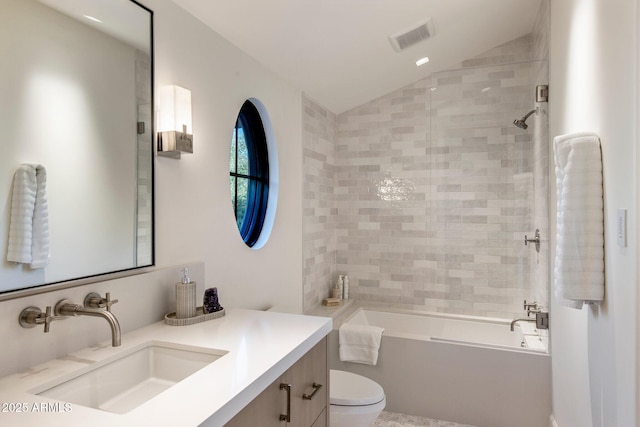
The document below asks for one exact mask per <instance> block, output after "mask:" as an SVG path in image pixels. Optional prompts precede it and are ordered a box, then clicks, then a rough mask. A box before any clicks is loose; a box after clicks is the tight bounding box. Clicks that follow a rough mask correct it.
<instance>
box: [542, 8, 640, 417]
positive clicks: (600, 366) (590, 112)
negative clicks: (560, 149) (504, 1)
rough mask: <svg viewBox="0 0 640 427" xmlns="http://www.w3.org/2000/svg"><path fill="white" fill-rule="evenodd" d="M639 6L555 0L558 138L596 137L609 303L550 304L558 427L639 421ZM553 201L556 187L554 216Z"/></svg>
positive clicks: (553, 116) (553, 118)
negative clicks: (621, 215) (618, 224)
mask: <svg viewBox="0 0 640 427" xmlns="http://www.w3.org/2000/svg"><path fill="white" fill-rule="evenodd" d="M636 8H637V2H636V1H635V0H610V1H607V2H603V1H597V0H557V1H556V0H554V1H551V57H550V61H549V62H550V101H551V104H550V135H551V136H552V137H553V136H555V135H559V134H566V133H571V132H577V131H594V132H596V133H598V134H599V135H600V138H601V141H602V151H603V161H604V181H605V184H604V185H605V241H606V243H605V253H606V255H605V269H606V273H605V274H606V278H605V280H606V291H605V292H606V296H605V301H604V303H603V304H602V305H601V306H600V307H585V308H583V309H582V310H581V311H578V310H573V309H569V308H564V307H560V306H559V305H558V304H556V303H554V304H553V305H552V307H551V323H552V326H551V328H552V329H551V331H552V333H551V338H552V349H551V351H552V356H553V410H554V416H555V419H556V422H557V424H558V426H559V427H572V426H581V427H590V426H593V427H613V426H619V427H622V426H635V425H636V422H637V420H636V404H637V391H636V371H635V370H636V340H637V332H638V328H637V322H636V311H637V289H636V283H637V281H636V274H637V272H636V260H637V241H636V239H635V237H636V236H637V222H636V221H637V216H638V215H637V184H636V183H637V181H636V179H637V177H636V175H637V170H636V164H637V163H636V155H637V148H636V147H637V135H636V122H635V120H636V118H637V112H636V96H637V92H636V88H637V84H636V81H637V80H636V79H637V73H636V60H637V57H638V54H637V44H636V29H637V18H636V16H637V13H636ZM551 182H555V179H552V180H551ZM555 204H556V197H555V188H554V189H553V190H552V194H551V206H552V217H555ZM618 208H626V209H628V237H629V244H628V247H627V248H620V247H618V246H617V244H616V237H615V221H616V210H617V209H618ZM552 223H555V221H552ZM554 226H555V224H554ZM554 236H555V229H554V230H553V233H552V239H551V242H550V243H551V245H552V247H553V246H554V245H555V238H554ZM553 256H554V255H553V254H552V257H553ZM554 301H555V299H554Z"/></svg>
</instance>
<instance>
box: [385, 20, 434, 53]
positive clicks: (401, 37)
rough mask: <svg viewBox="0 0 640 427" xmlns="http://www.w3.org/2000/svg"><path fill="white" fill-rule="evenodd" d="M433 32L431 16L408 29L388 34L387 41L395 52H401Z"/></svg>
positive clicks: (430, 35)
mask: <svg viewBox="0 0 640 427" xmlns="http://www.w3.org/2000/svg"><path fill="white" fill-rule="evenodd" d="M433 34H434V32H433V21H432V20H431V18H428V19H427V20H426V21H424V22H421V23H419V24H417V25H414V26H413V27H411V28H409V29H406V30H403V31H399V32H397V33H395V34H392V35H390V36H389V41H390V42H391V46H393V49H394V50H395V51H396V52H401V51H403V50H405V49H407V48H408V47H411V46H413V45H414V44H418V43H420V42H422V41H424V40H426V39H428V38H429V37H432V36H433Z"/></svg>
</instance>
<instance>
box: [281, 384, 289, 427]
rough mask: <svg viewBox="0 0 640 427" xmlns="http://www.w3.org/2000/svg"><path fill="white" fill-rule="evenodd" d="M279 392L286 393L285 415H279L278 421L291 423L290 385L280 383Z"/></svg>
mask: <svg viewBox="0 0 640 427" xmlns="http://www.w3.org/2000/svg"><path fill="white" fill-rule="evenodd" d="M280 390H286V391H287V413H286V414H280V421H286V422H288V423H290V422H291V384H285V383H280Z"/></svg>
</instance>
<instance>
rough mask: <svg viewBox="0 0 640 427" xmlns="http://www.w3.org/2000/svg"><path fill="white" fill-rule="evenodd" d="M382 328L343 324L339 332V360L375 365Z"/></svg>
mask: <svg viewBox="0 0 640 427" xmlns="http://www.w3.org/2000/svg"><path fill="white" fill-rule="evenodd" d="M382 332H384V329H383V328H379V327H377V326H368V325H353V324H349V323H343V324H342V325H341V326H340V330H339V342H340V360H342V361H343V362H355V363H363V364H366V365H375V364H376V363H378V351H379V350H380V340H381V339H382Z"/></svg>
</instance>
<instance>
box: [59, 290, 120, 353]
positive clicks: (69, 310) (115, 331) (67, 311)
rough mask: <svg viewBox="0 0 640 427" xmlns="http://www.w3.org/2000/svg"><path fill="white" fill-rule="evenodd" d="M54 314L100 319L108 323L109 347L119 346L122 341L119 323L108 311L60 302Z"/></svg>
mask: <svg viewBox="0 0 640 427" xmlns="http://www.w3.org/2000/svg"><path fill="white" fill-rule="evenodd" d="M55 312H56V315H62V316H91V317H102V318H103V319H105V320H106V321H107V322H108V323H109V327H110V328H111V345H112V346H113V347H118V346H120V343H121V340H122V338H121V336H122V334H121V332H120V323H119V322H118V319H116V316H114V315H113V314H112V313H111V312H110V311H107V310H100V309H96V308H88V307H83V306H81V305H79V304H73V303H72V302H70V301H69V300H62V301H60V302H58V304H56V308H55Z"/></svg>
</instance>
